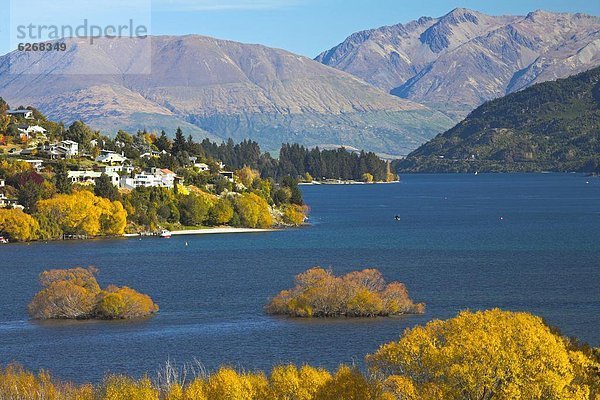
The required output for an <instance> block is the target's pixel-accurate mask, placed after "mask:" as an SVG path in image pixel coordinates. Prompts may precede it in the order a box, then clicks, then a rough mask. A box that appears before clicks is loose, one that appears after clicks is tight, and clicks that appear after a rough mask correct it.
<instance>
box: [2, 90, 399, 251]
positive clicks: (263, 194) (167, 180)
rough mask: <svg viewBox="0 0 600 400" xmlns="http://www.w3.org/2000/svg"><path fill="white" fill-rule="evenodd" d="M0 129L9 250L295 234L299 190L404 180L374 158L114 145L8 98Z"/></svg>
mask: <svg viewBox="0 0 600 400" xmlns="http://www.w3.org/2000/svg"><path fill="white" fill-rule="evenodd" d="M9 111H10V112H9ZM0 122H1V124H0V237H1V238H2V243H5V242H6V241H9V242H29V241H36V240H43V241H49V240H60V239H82V238H83V239H87V238H97V237H118V236H123V235H124V234H133V233H139V232H160V231H162V230H168V231H172V232H175V231H183V230H187V227H202V228H204V227H216V228H218V227H221V226H228V227H232V228H249V229H253V228H257V229H272V228H281V227H294V226H300V225H303V224H304V223H305V221H306V219H307V217H308V213H309V208H308V206H307V205H306V204H304V200H303V198H302V193H301V191H300V190H299V188H298V185H299V182H307V183H310V182H313V181H314V182H316V181H319V182H321V183H324V184H333V183H336V184H346V183H352V184H358V183H376V182H393V181H397V180H398V176H397V175H396V174H395V173H393V172H392V171H391V163H390V162H389V161H385V160H382V159H381V158H379V157H378V156H377V155H375V154H374V153H371V152H364V151H361V152H358V151H348V150H346V149H345V148H339V149H335V150H321V149H319V148H314V149H308V148H305V147H303V146H300V145H298V144H283V145H282V147H281V149H280V152H279V158H273V157H272V156H271V155H270V154H269V153H264V152H262V151H261V149H260V147H259V145H258V143H256V142H253V141H250V140H244V141H242V142H240V143H234V142H233V140H231V139H229V140H227V141H223V142H222V143H216V142H211V141H210V140H209V139H204V140H202V141H201V142H196V141H195V140H194V138H193V137H192V136H188V137H187V138H186V136H185V135H184V133H183V131H182V130H181V129H179V128H178V129H177V131H176V132H175V135H174V138H173V139H171V138H169V137H168V136H167V134H166V133H165V132H164V131H162V132H160V133H157V132H147V131H138V132H136V133H135V134H130V133H128V132H125V131H123V130H119V131H118V132H117V133H116V135H115V136H114V137H109V136H106V135H103V134H101V133H100V132H99V131H94V130H93V129H91V128H90V127H89V126H87V125H86V124H85V123H83V122H81V121H75V122H73V123H72V124H71V125H70V126H68V127H65V126H64V125H63V124H62V123H56V122H53V121H50V120H48V119H47V118H46V116H44V115H43V114H42V113H40V112H39V111H38V110H36V109H35V108H33V107H27V108H25V107H19V108H18V109H17V110H11V108H10V107H9V105H8V104H7V103H6V102H5V101H4V100H2V98H0ZM313 176H314V177H318V178H317V179H314V178H313ZM215 232H221V231H220V230H216V231H215ZM233 232H241V231H239V230H238V231H233V230H232V231H231V233H233ZM247 232H250V231H247ZM202 233H206V232H202Z"/></svg>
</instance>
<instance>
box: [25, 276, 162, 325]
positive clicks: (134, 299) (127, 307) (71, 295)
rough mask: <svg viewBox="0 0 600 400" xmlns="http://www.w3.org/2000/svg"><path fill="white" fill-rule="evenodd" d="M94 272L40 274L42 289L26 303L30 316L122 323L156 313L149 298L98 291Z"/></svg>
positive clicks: (124, 290) (111, 288)
mask: <svg viewBox="0 0 600 400" xmlns="http://www.w3.org/2000/svg"><path fill="white" fill-rule="evenodd" d="M97 272H98V270H97V269H96V268H94V267H89V268H72V269H62V270H61V269H53V270H49V271H44V272H42V273H41V274H40V284H41V285H42V286H43V287H44V288H43V289H42V290H41V291H40V292H38V293H37V294H36V295H35V297H34V298H33V300H32V301H31V303H29V307H28V310H29V314H30V315H31V317H33V318H35V319H94V318H95V319H125V318H141V317H146V316H149V315H152V314H154V313H156V312H157V311H158V306H157V305H156V304H154V302H153V301H152V299H151V298H150V297H149V296H147V295H145V294H141V293H138V292H137V291H135V290H133V289H131V288H128V287H126V286H123V287H118V286H112V285H111V286H109V287H108V288H106V289H104V290H102V289H100V285H98V281H96V276H95V275H96V273H97Z"/></svg>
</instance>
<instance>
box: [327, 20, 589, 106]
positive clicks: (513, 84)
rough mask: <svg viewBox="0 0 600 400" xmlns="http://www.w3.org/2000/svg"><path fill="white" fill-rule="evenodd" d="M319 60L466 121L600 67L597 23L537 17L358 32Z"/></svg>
mask: <svg viewBox="0 0 600 400" xmlns="http://www.w3.org/2000/svg"><path fill="white" fill-rule="evenodd" d="M316 60H317V61H319V62H322V63H323V64H326V65H329V66H332V67H335V68H338V69H340V70H342V71H346V72H349V73H351V74H353V75H355V76H357V77H359V78H361V79H364V80H365V81H367V82H369V83H371V84H373V85H375V86H376V87H379V88H380V89H382V90H385V91H387V92H391V93H392V94H395V95H397V96H399V97H402V98H406V99H410V100H413V101H416V102H419V103H423V104H426V105H428V106H430V107H432V108H435V109H438V110H440V111H443V112H445V113H447V114H449V115H452V116H458V117H464V116H466V114H467V113H468V112H469V111H471V110H472V109H474V108H475V107H477V106H478V105H480V104H482V103H483V102H485V101H487V100H490V99H493V98H496V97H500V96H503V95H505V94H508V93H512V92H515V91H518V90H521V89H523V88H526V87H528V86H530V85H532V84H535V83H539V82H544V81H547V80H553V79H557V78H564V77H567V76H569V75H572V74H575V73H578V72H582V71H585V70H588V69H590V68H592V67H595V66H597V65H600V18H599V17H594V16H588V15H582V14H557V13H549V12H545V11H535V12H532V13H530V14H528V15H527V16H524V17H523V16H488V15H485V14H482V13H479V12H477V11H471V10H467V9H460V8H459V9H455V10H453V11H452V12H450V13H448V14H446V15H445V16H443V17H441V18H426V17H423V18H420V19H419V20H417V21H413V22H410V23H408V24H405V25H402V24H398V25H394V26H386V27H382V28H378V29H373V30H369V31H364V32H359V33H355V34H353V35H352V36H350V37H348V38H347V39H346V40H345V41H344V42H343V43H341V44H340V45H338V46H336V47H334V48H333V49H331V50H329V51H326V52H324V53H322V54H320V55H319V56H318V57H317V58H316Z"/></svg>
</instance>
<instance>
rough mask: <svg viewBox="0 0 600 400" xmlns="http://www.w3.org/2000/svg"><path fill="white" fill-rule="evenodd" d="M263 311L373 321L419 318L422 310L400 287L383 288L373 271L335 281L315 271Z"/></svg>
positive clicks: (298, 279) (395, 284)
mask: <svg viewBox="0 0 600 400" xmlns="http://www.w3.org/2000/svg"><path fill="white" fill-rule="evenodd" d="M266 310H267V312H268V313H270V314H281V315H290V316H294V317H340V316H345V317H375V316H388V315H399V314H421V313H423V312H424V311H425V306H424V305H423V304H415V303H413V302H412V300H411V299H410V298H409V297H408V291H407V290H406V287H405V286H404V285H403V284H402V283H399V282H391V283H389V284H387V285H386V283H385V280H384V279H383V276H382V275H381V272H379V271H378V270H376V269H365V270H362V271H355V272H351V273H349V274H346V275H344V276H341V277H336V276H334V275H333V274H332V273H331V271H328V270H325V269H323V268H320V267H315V268H311V269H309V270H308V271H306V272H303V273H301V274H299V275H298V276H296V287H295V288H293V289H291V290H284V291H282V292H280V293H279V294H278V295H277V296H275V297H274V298H273V299H272V300H271V301H270V302H269V304H268V305H267V307H266Z"/></svg>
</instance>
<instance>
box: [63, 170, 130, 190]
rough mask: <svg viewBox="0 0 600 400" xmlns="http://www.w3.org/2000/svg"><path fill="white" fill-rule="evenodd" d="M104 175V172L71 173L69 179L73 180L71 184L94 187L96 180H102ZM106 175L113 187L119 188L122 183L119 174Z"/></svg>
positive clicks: (109, 173) (108, 173)
mask: <svg viewBox="0 0 600 400" xmlns="http://www.w3.org/2000/svg"><path fill="white" fill-rule="evenodd" d="M103 173H104V172H97V171H69V179H70V180H71V183H81V184H84V185H94V184H96V179H98V178H100V176H101V175H102V174H103ZM106 175H108V177H109V178H110V181H111V182H112V184H113V185H115V186H117V187H119V185H120V183H121V177H120V176H119V174H117V173H116V172H107V173H106Z"/></svg>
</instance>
